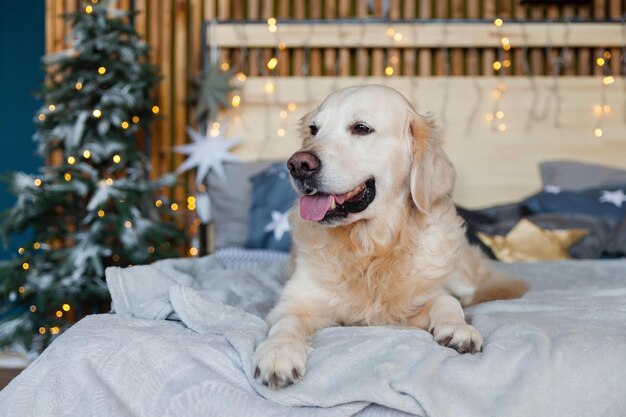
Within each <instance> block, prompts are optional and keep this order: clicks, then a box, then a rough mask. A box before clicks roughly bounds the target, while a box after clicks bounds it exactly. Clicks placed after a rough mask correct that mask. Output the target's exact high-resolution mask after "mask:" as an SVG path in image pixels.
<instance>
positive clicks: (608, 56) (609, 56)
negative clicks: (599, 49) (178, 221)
mask: <svg viewBox="0 0 626 417" xmlns="http://www.w3.org/2000/svg"><path fill="white" fill-rule="evenodd" d="M604 57H605V58H606V59H611V52H610V51H604Z"/></svg>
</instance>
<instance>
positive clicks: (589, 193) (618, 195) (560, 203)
mask: <svg viewBox="0 0 626 417" xmlns="http://www.w3.org/2000/svg"><path fill="white" fill-rule="evenodd" d="M523 205H524V206H525V208H526V209H528V210H529V211H530V212H531V213H535V214H539V213H577V214H586V215H590V216H597V217H601V218H603V219H606V220H609V221H611V222H613V223H614V224H615V223H619V222H621V221H622V220H623V219H624V217H625V216H626V184H622V185H614V186H606V187H599V188H591V189H587V190H584V191H558V192H547V191H544V192H541V193H538V194H535V195H534V196H532V197H530V198H528V199H526V200H525V201H524V202H523Z"/></svg>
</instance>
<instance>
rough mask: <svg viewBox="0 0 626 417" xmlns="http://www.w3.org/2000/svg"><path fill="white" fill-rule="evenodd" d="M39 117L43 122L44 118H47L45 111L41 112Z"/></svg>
mask: <svg viewBox="0 0 626 417" xmlns="http://www.w3.org/2000/svg"><path fill="white" fill-rule="evenodd" d="M37 118H38V119H39V120H41V121H42V122H43V121H44V120H46V115H45V114H43V113H40V114H39V116H38V117H37Z"/></svg>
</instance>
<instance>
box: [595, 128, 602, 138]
mask: <svg viewBox="0 0 626 417" xmlns="http://www.w3.org/2000/svg"><path fill="white" fill-rule="evenodd" d="M603 133H604V132H602V129H600V128H597V129H596V130H594V131H593V134H594V135H596V137H597V138H599V137H600V136H602V134H603Z"/></svg>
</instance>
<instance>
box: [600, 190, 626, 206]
mask: <svg viewBox="0 0 626 417" xmlns="http://www.w3.org/2000/svg"><path fill="white" fill-rule="evenodd" d="M625 201H626V195H625V194H624V191H623V190H616V191H604V190H603V191H602V195H601V196H600V202H601V203H612V204H615V206H617V207H622V203H623V202H625Z"/></svg>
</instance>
